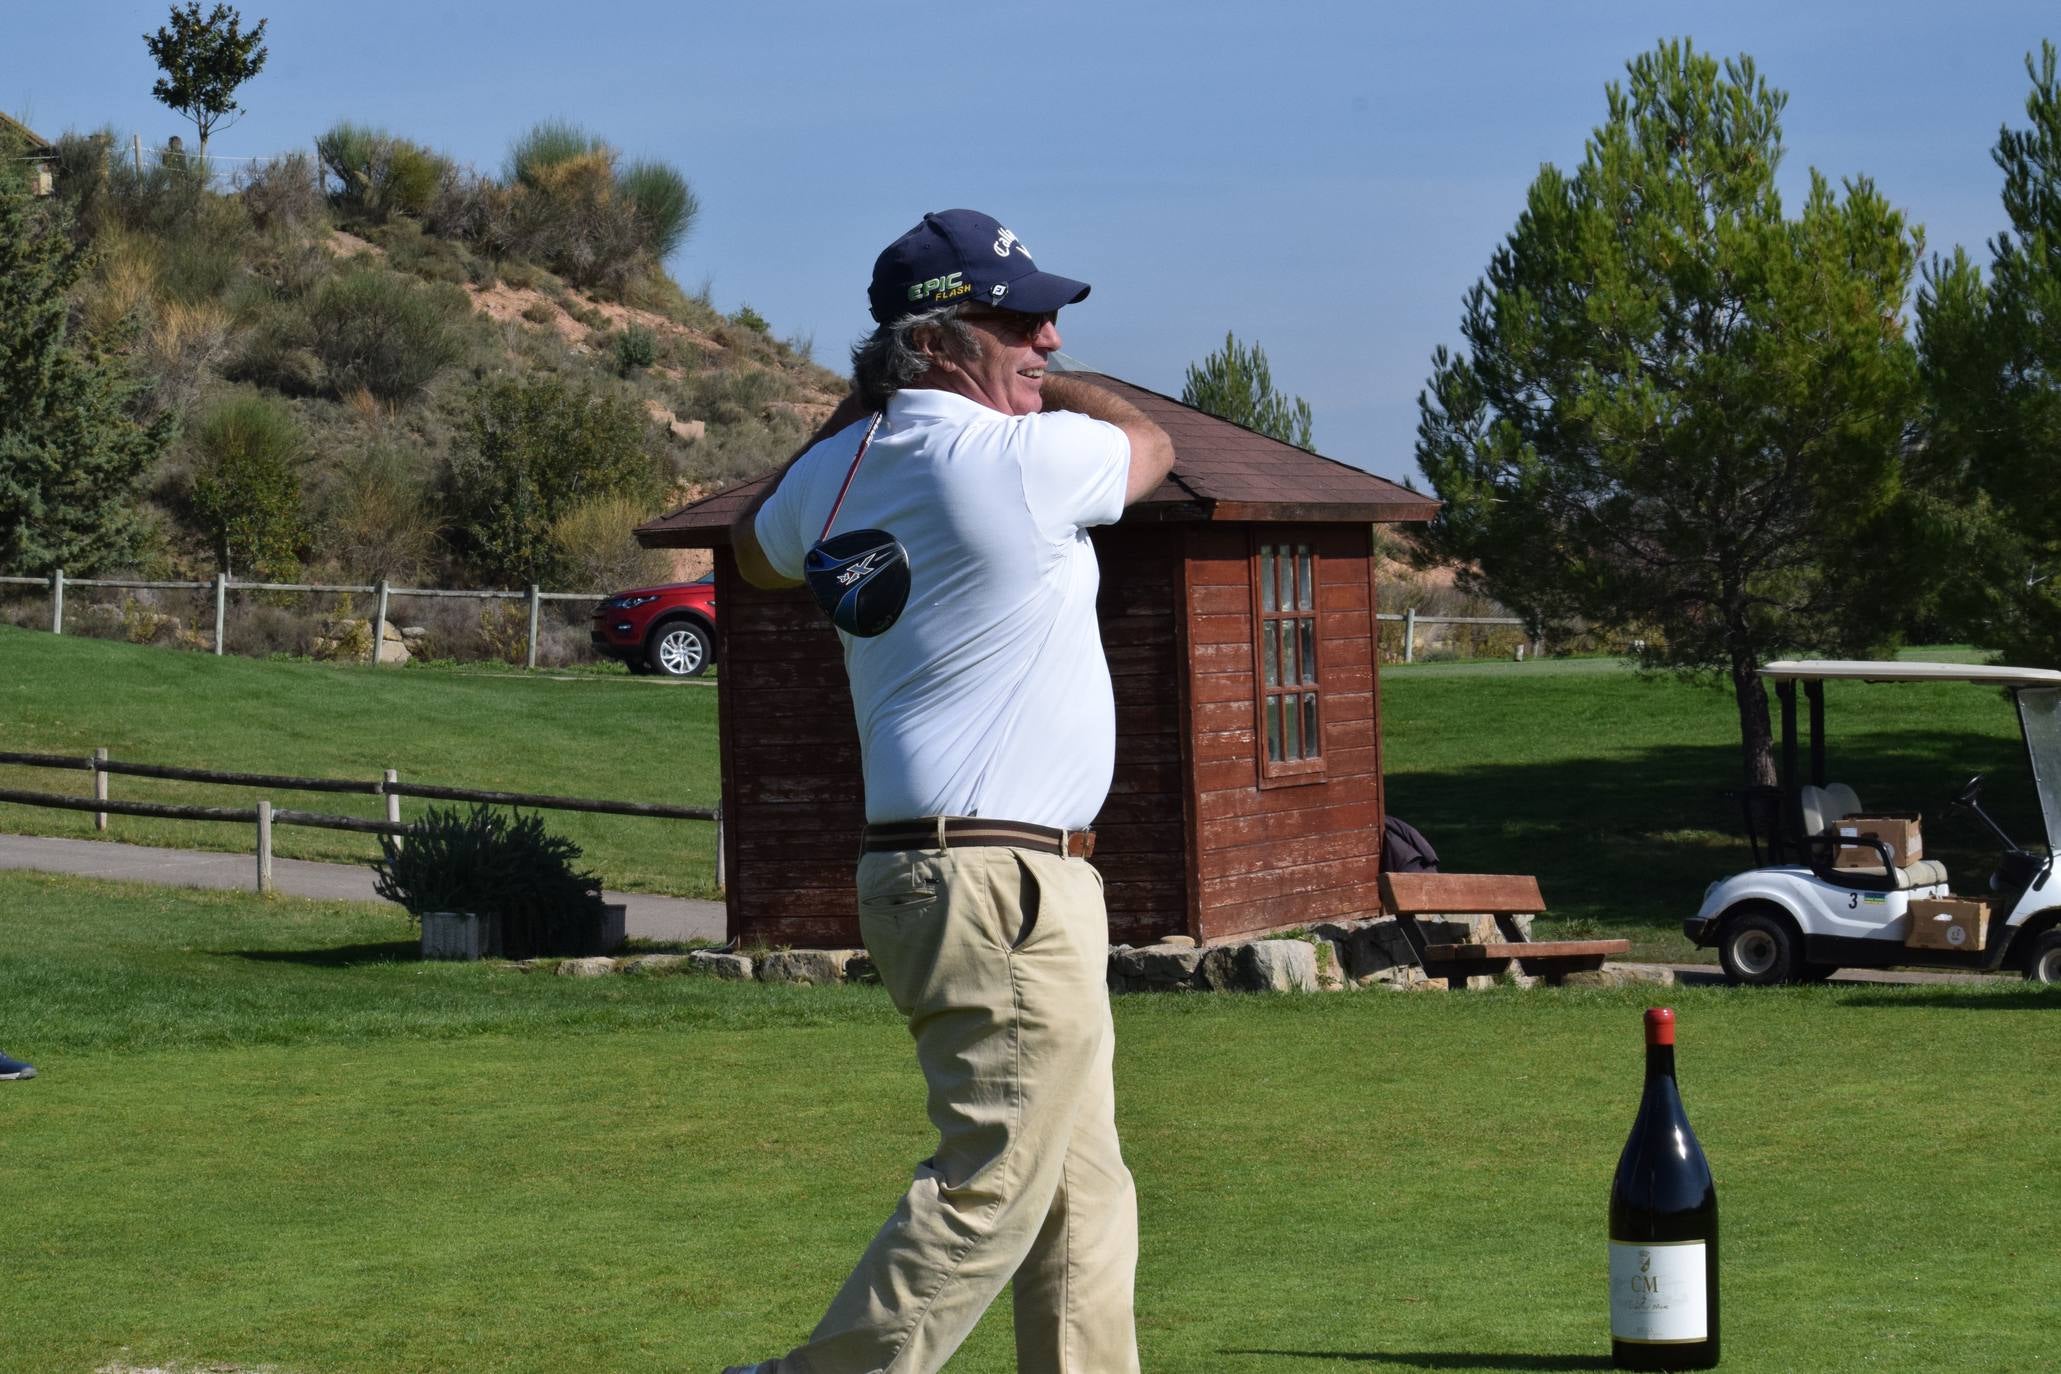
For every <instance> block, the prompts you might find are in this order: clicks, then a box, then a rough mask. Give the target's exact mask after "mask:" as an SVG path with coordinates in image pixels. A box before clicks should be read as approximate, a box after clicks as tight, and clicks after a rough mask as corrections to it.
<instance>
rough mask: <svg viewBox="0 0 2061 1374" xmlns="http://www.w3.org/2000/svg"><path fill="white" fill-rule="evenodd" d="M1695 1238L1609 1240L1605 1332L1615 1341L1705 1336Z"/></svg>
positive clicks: (1700, 1254) (1706, 1310) (1705, 1304)
mask: <svg viewBox="0 0 2061 1374" xmlns="http://www.w3.org/2000/svg"><path fill="white" fill-rule="evenodd" d="M1704 1280H1705V1271H1704V1246H1703V1242H1702V1241H1700V1240H1692V1241H1679V1242H1666V1241H1662V1242H1654V1243H1651V1244H1646V1245H1636V1244H1631V1243H1628V1242H1625V1241H1620V1240H1613V1241H1611V1242H1610V1334H1611V1336H1612V1337H1613V1338H1615V1339H1617V1340H1620V1341H1648V1342H1655V1343H1660V1342H1671V1341H1701V1340H1708V1339H1709V1338H1710V1303H1709V1300H1708V1298H1707V1296H1706V1294H1707V1290H1706V1288H1705V1286H1704Z"/></svg>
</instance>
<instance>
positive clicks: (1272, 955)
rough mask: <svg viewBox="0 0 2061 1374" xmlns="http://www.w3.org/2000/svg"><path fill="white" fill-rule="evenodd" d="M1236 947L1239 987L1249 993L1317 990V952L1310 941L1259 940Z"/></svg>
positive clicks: (1235, 962)
mask: <svg viewBox="0 0 2061 1374" xmlns="http://www.w3.org/2000/svg"><path fill="white" fill-rule="evenodd" d="M1235 948H1236V950H1237V953H1236V954H1235V956H1234V965H1233V967H1234V969H1235V973H1234V975H1233V976H1234V977H1235V979H1236V983H1235V986H1237V987H1239V988H1242V989H1244V990H1245V991H1248V992H1315V991H1316V990H1317V950H1316V947H1315V946H1314V945H1311V944H1310V943H1309V942H1307V941H1305V940H1255V941H1253V942H1252V943H1251V944H1249V945H1239V946H1236V947H1235Z"/></svg>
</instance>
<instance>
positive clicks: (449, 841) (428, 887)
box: [373, 806, 603, 958]
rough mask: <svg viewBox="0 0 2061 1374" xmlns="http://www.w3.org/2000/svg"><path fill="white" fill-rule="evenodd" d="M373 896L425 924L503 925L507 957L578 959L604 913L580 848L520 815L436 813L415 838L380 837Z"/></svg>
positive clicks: (480, 809) (478, 809) (478, 810)
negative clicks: (474, 921) (434, 920)
mask: <svg viewBox="0 0 2061 1374" xmlns="http://www.w3.org/2000/svg"><path fill="white" fill-rule="evenodd" d="M379 847H380V858H379V861H378V862H377V863H376V864H374V865H373V871H374V873H375V874H376V875H377V877H376V879H375V881H374V883H373V889H374V891H376V892H377V893H378V894H379V895H380V896H382V897H384V898H386V899H387V900H388V901H390V902H399V903H400V904H401V905H402V906H403V907H405V908H407V910H408V914H409V915H411V916H413V917H415V919H416V920H417V921H420V920H421V919H422V917H423V915H424V914H425V913H427V912H432V911H461V912H471V913H475V914H479V915H494V916H499V917H500V918H501V932H502V942H503V949H502V952H503V953H505V954H507V955H508V956H509V957H510V958H531V957H533V956H536V955H541V954H554V953H566V952H570V951H572V950H573V949H574V948H575V947H576V946H577V944H578V943H579V942H580V941H581V939H582V938H583V936H584V932H585V930H586V928H587V927H588V925H589V924H590V923H591V922H592V921H594V920H596V919H598V918H599V917H600V916H601V914H602V909H603V903H602V900H601V880H600V879H599V878H597V877H595V876H594V875H593V874H592V873H587V872H584V871H582V870H580V869H577V868H575V867H574V865H575V864H576V863H578V862H579V858H580V847H579V846H578V845H576V844H574V843H573V842H572V841H571V840H568V839H566V838H565V837H563V836H561V835H551V834H548V833H546V831H545V830H544V822H543V821H542V820H541V819H539V818H538V817H537V816H535V815H527V816H526V815H523V814H522V813H521V812H519V811H518V812H513V813H509V814H503V813H501V812H498V811H494V810H490V809H489V808H487V807H485V806H475V807H473V808H472V810H471V811H470V812H460V811H459V810H458V809H457V808H455V807H431V808H430V809H429V810H428V811H426V812H424V813H423V817H422V819H421V821H420V822H418V823H417V825H416V829H415V833H413V834H411V835H409V836H408V837H407V839H406V840H405V841H400V842H397V841H396V840H394V839H393V838H392V837H390V836H381V837H380V844H379Z"/></svg>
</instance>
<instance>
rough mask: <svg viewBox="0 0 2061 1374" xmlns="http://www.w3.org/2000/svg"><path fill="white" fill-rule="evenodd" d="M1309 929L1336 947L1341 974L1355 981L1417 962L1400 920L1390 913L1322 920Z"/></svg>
mask: <svg viewBox="0 0 2061 1374" xmlns="http://www.w3.org/2000/svg"><path fill="white" fill-rule="evenodd" d="M1310 932H1311V933H1312V934H1313V935H1315V936H1316V937H1317V938H1318V939H1320V940H1329V941H1330V942H1331V943H1332V944H1333V945H1334V946H1336V947H1337V949H1338V953H1339V956H1340V959H1341V961H1342V967H1343V969H1344V973H1345V977H1346V978H1347V979H1349V980H1351V981H1352V982H1355V983H1359V982H1364V981H1365V980H1366V979H1367V978H1369V977H1372V976H1373V975H1374V974H1376V973H1379V972H1381V971H1382V970H1383V969H1390V968H1395V967H1396V966H1398V965H1404V964H1407V965H1410V966H1412V967H1414V966H1415V965H1416V962H1417V959H1416V956H1415V955H1414V954H1412V953H1411V952H1410V942H1409V940H1408V938H1407V937H1405V936H1404V934H1403V927H1402V924H1401V922H1399V921H1397V920H1396V919H1395V918H1394V917H1392V916H1379V917H1374V918H1371V919H1366V920H1352V921H1325V922H1322V923H1320V924H1318V925H1314V926H1311V927H1310Z"/></svg>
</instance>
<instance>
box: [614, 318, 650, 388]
mask: <svg viewBox="0 0 2061 1374" xmlns="http://www.w3.org/2000/svg"><path fill="white" fill-rule="evenodd" d="M657 361H658V336H657V335H655V334H653V333H652V332H651V331H650V330H648V329H646V328H644V327H643V326H642V325H635V324H633V325H631V326H630V327H629V328H627V329H625V330H623V332H622V333H620V334H618V335H616V336H615V366H616V370H617V371H618V372H621V373H622V374H623V375H624V376H626V377H627V376H629V375H630V374H631V373H632V372H641V371H642V370H643V369H645V368H647V367H650V366H651V365H652V364H653V363H654V362H657Z"/></svg>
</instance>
